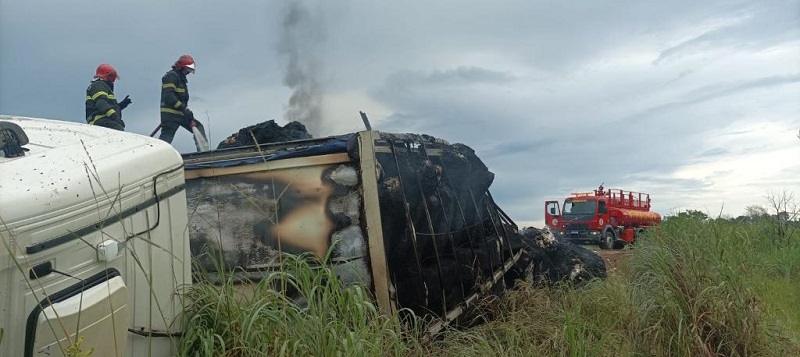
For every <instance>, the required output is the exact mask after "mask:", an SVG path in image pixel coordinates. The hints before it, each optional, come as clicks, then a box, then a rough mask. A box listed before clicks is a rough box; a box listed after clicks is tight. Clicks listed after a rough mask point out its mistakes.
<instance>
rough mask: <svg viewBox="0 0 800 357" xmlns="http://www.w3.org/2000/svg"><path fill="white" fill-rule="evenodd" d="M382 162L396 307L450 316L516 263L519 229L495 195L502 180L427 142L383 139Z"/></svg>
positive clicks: (461, 150)
mask: <svg viewBox="0 0 800 357" xmlns="http://www.w3.org/2000/svg"><path fill="white" fill-rule="evenodd" d="M376 159H377V161H378V163H379V167H380V175H379V181H380V182H379V185H378V187H379V195H380V196H379V197H380V209H381V220H382V223H383V235H384V240H385V246H386V254H387V260H388V264H389V270H390V274H391V279H392V284H393V286H394V294H395V300H396V302H397V304H398V306H399V307H401V308H409V309H411V310H413V311H415V312H416V313H418V314H430V313H433V314H435V315H439V316H442V315H444V314H446V313H447V311H450V310H451V309H452V308H453V307H455V306H456V305H458V304H460V303H462V302H464V301H465V300H466V299H467V297H469V296H470V295H472V294H474V293H476V292H477V291H478V290H479V284H480V283H483V282H487V281H491V280H492V278H493V275H494V274H493V273H495V272H497V271H502V270H503V266H504V264H505V263H506V262H507V261H508V260H509V259H510V258H511V256H512V255H513V252H512V250H511V247H510V245H509V244H508V238H507V237H506V231H507V229H506V228H505V227H506V226H510V225H513V222H510V220H508V219H507V218H506V217H503V216H502V215H501V214H500V213H499V211H498V210H497V206H496V205H495V204H494V201H493V200H492V198H491V195H490V194H489V191H488V190H489V186H490V185H491V183H492V181H493V180H494V174H493V173H492V172H490V171H489V170H488V168H487V167H486V165H484V163H483V162H482V161H481V160H480V159H479V158H478V157H477V156H476V155H475V152H474V151H473V150H472V149H471V148H469V147H468V146H466V145H462V144H453V145H451V144H449V143H447V142H445V141H443V140H441V139H436V138H433V137H430V136H427V135H416V134H386V133H381V139H380V140H379V142H378V143H376ZM515 229H516V227H514V229H512V230H515Z"/></svg>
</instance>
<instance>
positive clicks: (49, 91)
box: [0, 0, 800, 225]
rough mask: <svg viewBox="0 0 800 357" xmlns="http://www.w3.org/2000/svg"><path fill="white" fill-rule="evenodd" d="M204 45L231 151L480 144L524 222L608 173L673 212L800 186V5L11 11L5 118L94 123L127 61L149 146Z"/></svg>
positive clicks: (181, 139)
mask: <svg viewBox="0 0 800 357" xmlns="http://www.w3.org/2000/svg"><path fill="white" fill-rule="evenodd" d="M184 53H189V54H192V55H193V56H194V58H195V60H196V61H197V73H196V74H194V75H192V76H190V77H189V90H190V93H191V95H192V98H191V100H190V108H192V110H193V111H194V112H195V113H196V115H197V116H198V117H199V118H200V119H203V120H205V121H210V123H208V124H206V127H207V128H209V127H210V130H211V137H212V141H213V142H215V143H216V142H219V141H220V140H222V139H223V138H224V137H225V136H227V135H230V134H231V133H234V132H235V131H236V130H238V129H239V128H241V127H243V126H246V125H250V124H255V123H257V122H261V121H264V120H269V119H276V120H277V121H278V122H279V123H280V124H285V123H286V122H287V121H286V120H287V119H285V118H288V117H294V118H305V119H302V120H303V121H306V123H305V124H306V125H307V126H308V127H309V128H310V129H311V131H312V133H313V134H314V135H315V136H325V135H333V134H341V133H346V132H352V131H356V130H361V129H362V128H363V124H362V123H361V121H360V118H359V116H358V111H359V110H363V111H365V112H367V114H368V115H369V117H370V120H371V121H372V125H373V128H376V129H378V130H383V131H390V132H407V131H412V132H418V133H426V134H431V135H434V136H437V137H441V138H443V139H445V140H448V141H450V142H461V143H464V144H467V145H469V146H471V147H472V148H474V149H475V150H476V152H477V154H478V155H479V156H480V157H481V158H482V159H483V160H484V161H485V162H486V164H487V166H489V168H490V169H491V170H492V171H493V172H495V174H496V180H495V183H494V184H493V186H492V193H493V195H494V197H495V199H496V200H497V201H498V203H499V204H500V206H501V207H503V208H504V210H505V211H506V212H508V213H509V214H510V215H511V216H512V218H514V219H515V220H517V221H518V223H521V224H523V225H525V224H531V223H535V224H537V225H541V224H542V223H541V222H542V220H543V217H542V215H543V212H542V211H543V201H544V200H545V199H558V198H563V196H565V195H567V194H569V193H570V192H575V191H588V190H591V189H593V188H596V186H597V185H599V184H600V183H601V182H605V184H606V187H618V188H624V189H631V190H636V191H643V192H649V193H651V195H652V199H653V205H654V208H655V210H656V211H658V212H660V213H662V214H670V213H674V212H676V211H677V210H685V209H699V210H702V211H706V212H708V213H710V214H712V215H716V214H718V213H719V212H720V210H721V209H722V207H723V206H724V210H723V214H727V215H731V216H736V215H740V214H743V212H744V208H745V207H746V206H747V205H750V204H764V203H765V200H764V196H765V195H766V194H767V193H769V192H770V191H776V192H778V191H782V190H784V189H786V190H789V191H794V192H796V193H798V194H800V190H799V189H800V161H798V158H800V139H798V138H797V137H796V133H797V130H798V129H800V0H774V1H769V0H767V1H731V0H711V1H703V2H697V1H669V2H667V1H662V2H653V1H639V0H621V1H573V2H560V1H531V0H524V1H522V0H521V1H504V2H475V3H472V2H470V1H454V0H452V1H437V2H429V1H403V2H391V3H386V2H373V1H336V2H311V1H308V2H295V1H236V2H222V1H136V2H104V3H102V4H99V3H97V2H94V1H79V0H73V1H38V0H26V1H10V0H0V113H2V114H15V115H23V116H32V117H44V118H53V119H61V120H70V121H76V122H83V113H84V108H83V98H84V95H85V88H86V86H88V84H89V81H90V80H91V77H92V75H93V73H94V69H95V68H96V66H97V65H98V64H100V63H110V64H112V65H114V66H115V67H116V68H117V70H118V71H119V72H120V76H121V80H120V81H118V82H117V85H116V88H115V90H116V93H117V95H118V96H120V97H124V96H125V95H130V96H131V98H132V99H133V104H132V105H131V106H130V107H129V108H128V109H126V110H125V113H124V119H125V121H126V124H127V130H128V131H131V132H135V133H140V134H145V135H146V134H149V133H150V131H151V130H152V129H153V128H154V127H155V126H156V125H157V124H158V122H159V119H158V118H159V114H158V102H159V93H160V82H159V81H160V78H161V76H162V75H163V74H164V73H165V72H166V71H167V70H168V69H169V67H170V65H171V64H172V62H174V61H175V60H176V59H177V57H178V56H180V55H181V54H184ZM291 98H294V99H291ZM290 99H291V100H290ZM298 103H307V104H303V105H299V106H298V105H297V104H298ZM209 119H210V120H209ZM174 144H175V146H176V148H177V149H178V150H179V151H183V152H186V151H190V150H192V148H193V144H192V141H191V138H190V136H189V135H188V133H185V132H183V133H181V132H179V133H178V134H177V135H176V140H175V143H174Z"/></svg>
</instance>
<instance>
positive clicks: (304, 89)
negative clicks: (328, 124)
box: [278, 1, 324, 135]
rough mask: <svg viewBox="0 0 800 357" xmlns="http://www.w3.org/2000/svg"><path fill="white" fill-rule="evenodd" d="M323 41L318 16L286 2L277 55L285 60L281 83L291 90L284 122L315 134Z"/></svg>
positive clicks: (298, 3)
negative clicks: (295, 124) (299, 125)
mask: <svg viewBox="0 0 800 357" xmlns="http://www.w3.org/2000/svg"><path fill="white" fill-rule="evenodd" d="M323 42H324V35H323V31H322V24H321V21H320V19H319V16H313V15H312V13H311V12H309V10H308V9H307V8H306V7H305V6H304V4H303V3H302V2H301V1H289V2H288V3H287V4H286V7H285V8H284V11H283V19H282V21H281V36H280V42H279V43H278V53H279V54H280V55H281V56H282V57H283V58H285V59H286V61H287V62H286V69H285V73H284V75H283V84H284V85H286V86H287V87H289V88H290V89H291V90H292V95H291V97H289V103H288V105H287V106H286V108H285V109H284V113H283V118H284V119H285V120H286V121H290V122H291V121H299V122H300V123H302V124H303V125H305V126H306V128H307V129H308V131H309V132H310V133H312V134H314V135H318V134H319V131H320V128H321V124H322V117H321V113H322V97H323V94H324V91H323V88H322V85H321V84H320V81H319V77H320V75H321V62H320V60H319V58H320V51H321V48H320V47H321V45H322V43H323Z"/></svg>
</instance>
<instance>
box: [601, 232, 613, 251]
mask: <svg viewBox="0 0 800 357" xmlns="http://www.w3.org/2000/svg"><path fill="white" fill-rule="evenodd" d="M616 240H617V237H616V236H614V231H613V230H611V229H606V230H605V231H603V240H601V241H600V249H614V242H615V241H616Z"/></svg>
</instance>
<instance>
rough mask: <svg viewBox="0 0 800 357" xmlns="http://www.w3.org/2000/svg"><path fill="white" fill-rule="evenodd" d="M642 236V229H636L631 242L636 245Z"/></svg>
mask: <svg viewBox="0 0 800 357" xmlns="http://www.w3.org/2000/svg"><path fill="white" fill-rule="evenodd" d="M642 235H644V228H639V229H637V230H636V233H635V234H634V235H633V242H634V243H636V241H637V240H639V238H641V237H642Z"/></svg>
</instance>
